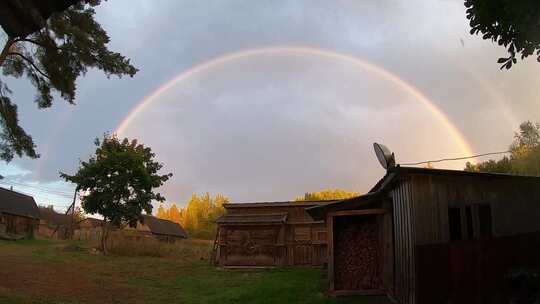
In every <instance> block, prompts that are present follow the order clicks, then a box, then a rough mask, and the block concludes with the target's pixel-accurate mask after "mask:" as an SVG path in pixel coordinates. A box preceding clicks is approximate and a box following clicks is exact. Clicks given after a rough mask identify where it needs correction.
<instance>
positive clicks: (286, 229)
mask: <svg viewBox="0 0 540 304" xmlns="http://www.w3.org/2000/svg"><path fill="white" fill-rule="evenodd" d="M329 202H331V201H302V202H264V203H244V204H242V203H239V204H238V203H237V204H225V205H224V207H225V209H226V211H227V213H226V214H225V215H223V216H222V217H220V218H219V219H217V221H216V222H217V224H218V231H217V234H218V235H217V249H216V252H215V254H216V259H215V260H216V262H217V264H218V265H220V266H227V267H230V266H233V267H234V266H322V265H323V264H324V263H325V262H326V250H327V249H326V239H327V236H326V226H325V224H324V219H322V220H316V221H314V220H313V219H312V218H311V217H310V216H309V214H308V213H307V212H306V211H305V210H306V208H308V207H313V206H318V205H321V204H327V203H329Z"/></svg>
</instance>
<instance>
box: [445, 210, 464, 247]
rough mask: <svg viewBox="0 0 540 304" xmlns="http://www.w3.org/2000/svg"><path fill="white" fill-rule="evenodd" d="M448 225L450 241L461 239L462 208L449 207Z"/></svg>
mask: <svg viewBox="0 0 540 304" xmlns="http://www.w3.org/2000/svg"><path fill="white" fill-rule="evenodd" d="M448 225H449V228H450V241H459V240H461V238H462V237H461V210H460V209H459V208H448Z"/></svg>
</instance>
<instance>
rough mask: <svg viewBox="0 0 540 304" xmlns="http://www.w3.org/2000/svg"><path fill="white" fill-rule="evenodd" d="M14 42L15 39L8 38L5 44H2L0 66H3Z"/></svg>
mask: <svg viewBox="0 0 540 304" xmlns="http://www.w3.org/2000/svg"><path fill="white" fill-rule="evenodd" d="M14 41H15V38H13V37H9V38H8V40H7V41H6V44H4V48H3V49H2V53H0V66H2V65H3V64H4V61H6V57H7V55H8V54H9V49H10V48H11V46H12V45H13V43H14Z"/></svg>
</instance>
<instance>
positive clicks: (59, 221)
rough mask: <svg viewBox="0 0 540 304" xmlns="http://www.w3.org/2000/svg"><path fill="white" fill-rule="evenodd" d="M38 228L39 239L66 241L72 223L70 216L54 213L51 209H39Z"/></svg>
mask: <svg viewBox="0 0 540 304" xmlns="http://www.w3.org/2000/svg"><path fill="white" fill-rule="evenodd" d="M39 217H40V220H39V228H38V232H37V234H38V235H39V236H41V237H46V238H56V239H61V240H64V239H67V238H69V234H70V229H71V225H73V224H75V223H72V218H71V216H69V215H67V214H62V213H58V212H56V211H54V209H52V208H48V207H39Z"/></svg>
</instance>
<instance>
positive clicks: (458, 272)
mask: <svg viewBox="0 0 540 304" xmlns="http://www.w3.org/2000/svg"><path fill="white" fill-rule="evenodd" d="M416 254H417V255H416V267H417V269H416V276H417V286H416V287H417V288H416V296H417V301H418V302H417V303H420V304H424V303H425V304H432V303H463V304H482V303H509V302H508V301H509V297H510V296H511V294H512V290H511V288H510V287H509V285H508V280H507V279H505V278H508V275H509V274H510V273H511V272H512V271H515V270H519V269H525V270H532V271H540V232H537V233H531V234H522V235H517V236H509V237H501V238H496V239H488V240H474V241H458V242H452V243H444V244H426V245H418V246H417V247H416Z"/></svg>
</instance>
